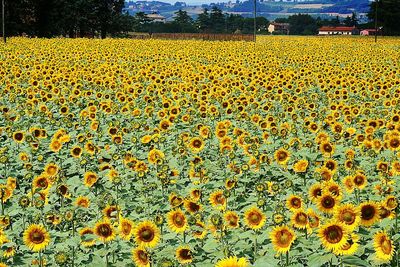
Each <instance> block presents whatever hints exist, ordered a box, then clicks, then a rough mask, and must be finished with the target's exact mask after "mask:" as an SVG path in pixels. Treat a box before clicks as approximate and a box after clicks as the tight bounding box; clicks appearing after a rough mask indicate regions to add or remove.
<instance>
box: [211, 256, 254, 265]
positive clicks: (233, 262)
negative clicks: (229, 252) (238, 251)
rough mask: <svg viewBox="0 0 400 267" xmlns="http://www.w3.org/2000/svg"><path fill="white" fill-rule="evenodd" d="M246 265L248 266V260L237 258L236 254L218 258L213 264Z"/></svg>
mask: <svg viewBox="0 0 400 267" xmlns="http://www.w3.org/2000/svg"><path fill="white" fill-rule="evenodd" d="M248 266H249V261H248V260H247V259H246V258H237V257H236V256H232V257H229V258H225V259H222V260H219V261H218V262H217V263H216V264H215V267H248Z"/></svg>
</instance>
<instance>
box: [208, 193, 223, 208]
mask: <svg viewBox="0 0 400 267" xmlns="http://www.w3.org/2000/svg"><path fill="white" fill-rule="evenodd" d="M209 201H210V203H211V206H213V207H214V208H216V209H220V210H224V209H225V207H226V198H225V196H224V192H223V191H222V190H218V191H215V192H213V193H211V195H210V199H209Z"/></svg>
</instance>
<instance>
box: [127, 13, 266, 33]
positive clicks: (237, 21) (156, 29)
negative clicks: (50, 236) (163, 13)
mask: <svg viewBox="0 0 400 267" xmlns="http://www.w3.org/2000/svg"><path fill="white" fill-rule="evenodd" d="M268 24H269V21H268V19H266V18H264V17H257V18H256V31H257V33H266V32H267V27H268ZM131 25H133V31H135V32H149V33H229V34H232V33H243V34H250V33H253V31H254V19H253V18H245V17H243V16H240V15H237V14H227V13H223V12H222V10H221V9H219V8H218V7H216V6H214V7H212V8H211V9H210V10H208V9H207V8H205V9H203V12H202V13H200V14H199V15H198V16H197V18H196V19H193V18H192V17H191V16H189V15H188V13H187V12H186V11H184V10H178V11H177V12H175V15H174V17H173V20H172V21H170V22H166V23H161V22H158V23H154V22H151V20H150V19H149V18H147V16H146V14H144V13H143V12H139V13H136V14H135V15H134V16H133V17H132V23H131Z"/></svg>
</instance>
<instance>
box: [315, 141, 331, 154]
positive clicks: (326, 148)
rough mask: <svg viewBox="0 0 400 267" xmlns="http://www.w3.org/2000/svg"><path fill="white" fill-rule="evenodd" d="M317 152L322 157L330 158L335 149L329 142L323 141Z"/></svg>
mask: <svg viewBox="0 0 400 267" xmlns="http://www.w3.org/2000/svg"><path fill="white" fill-rule="evenodd" d="M319 150H320V151H321V153H322V154H323V155H324V156H331V155H332V154H333V153H334V152H335V147H334V146H333V145H332V144H331V143H330V142H329V141H324V142H321V144H320V145H319Z"/></svg>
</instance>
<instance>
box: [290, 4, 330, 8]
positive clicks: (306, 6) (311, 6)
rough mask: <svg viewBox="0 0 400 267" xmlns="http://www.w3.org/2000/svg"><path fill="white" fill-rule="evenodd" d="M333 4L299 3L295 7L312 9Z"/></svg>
mask: <svg viewBox="0 0 400 267" xmlns="http://www.w3.org/2000/svg"><path fill="white" fill-rule="evenodd" d="M330 6H333V5H332V4H297V5H294V6H293V8H303V9H308V8H312V9H321V8H324V7H330Z"/></svg>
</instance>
